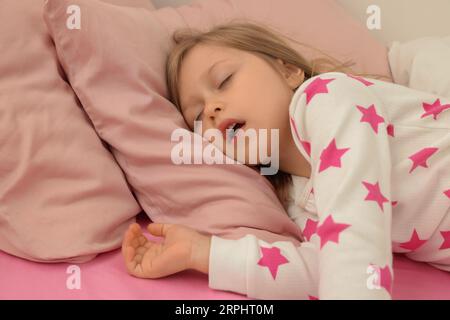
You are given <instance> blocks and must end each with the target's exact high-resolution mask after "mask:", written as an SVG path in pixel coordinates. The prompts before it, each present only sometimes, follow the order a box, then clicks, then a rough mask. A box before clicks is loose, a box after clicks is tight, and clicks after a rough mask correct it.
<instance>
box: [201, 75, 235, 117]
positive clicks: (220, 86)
mask: <svg viewBox="0 0 450 320" xmlns="http://www.w3.org/2000/svg"><path fill="white" fill-rule="evenodd" d="M232 76H233V74H230V75H229V76H228V77H227V78H226V79H225V80H223V81H222V83H221V84H220V85H219V89H221V88H222V86H223V85H224V84H225V82H227V81H228V80H230V78H231V77H232ZM202 114H203V110H202V112H200V113H199V114H198V116H197V117H196V118H195V121H199V119H200V116H201V115H202Z"/></svg>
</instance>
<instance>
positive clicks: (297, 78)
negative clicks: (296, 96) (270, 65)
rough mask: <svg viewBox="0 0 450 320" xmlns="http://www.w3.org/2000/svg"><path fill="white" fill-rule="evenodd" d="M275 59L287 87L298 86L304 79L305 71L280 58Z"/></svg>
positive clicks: (294, 87)
mask: <svg viewBox="0 0 450 320" xmlns="http://www.w3.org/2000/svg"><path fill="white" fill-rule="evenodd" d="M276 61H277V63H278V64H279V67H280V71H281V73H282V75H283V76H284V79H285V80H286V82H287V84H288V85H289V87H291V88H292V89H293V90H294V89H296V88H298V87H299V86H300V85H301V84H302V83H303V81H304V80H305V72H304V71H303V70H302V69H301V68H299V67H297V66H295V65H293V64H290V63H286V62H284V61H283V60H281V59H280V58H278V59H276Z"/></svg>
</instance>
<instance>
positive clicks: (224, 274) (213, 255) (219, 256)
mask: <svg viewBox="0 0 450 320" xmlns="http://www.w3.org/2000/svg"><path fill="white" fill-rule="evenodd" d="M248 241H249V239H248V238H247V237H243V238H241V239H238V240H231V239H223V238H219V237H217V236H212V238H211V250H210V255H209V287H210V288H212V289H217V290H225V291H232V292H238V293H241V294H244V295H246V294H247V267H246V264H247V259H248V256H247V255H248Z"/></svg>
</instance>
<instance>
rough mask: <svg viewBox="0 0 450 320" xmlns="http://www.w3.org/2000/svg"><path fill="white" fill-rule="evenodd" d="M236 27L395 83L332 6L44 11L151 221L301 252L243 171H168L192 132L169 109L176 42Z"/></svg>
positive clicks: (58, 1)
mask: <svg viewBox="0 0 450 320" xmlns="http://www.w3.org/2000/svg"><path fill="white" fill-rule="evenodd" d="M73 4H75V5H78V6H79V8H80V10H81V13H82V14H81V21H80V22H81V23H80V29H76V30H74V29H72V30H70V29H67V28H66V27H65V25H66V19H67V17H68V15H67V14H66V9H67V6H69V5H73ZM312 17H314V19H313V18H312ZM236 18H245V19H248V20H251V19H254V20H255V21H259V22H266V23H267V24H269V25H272V26H274V27H278V28H279V29H281V30H282V31H284V32H285V33H286V34H288V35H290V36H293V37H294V38H296V39H297V40H299V39H300V40H301V41H302V42H310V44H311V45H313V46H317V47H318V48H320V49H322V50H325V51H327V50H328V51H330V52H332V53H334V54H335V56H336V57H337V58H346V57H351V58H353V59H355V60H356V62H357V68H356V69H359V70H360V71H365V72H374V73H379V74H385V75H389V67H388V63H387V57H386V48H385V47H384V46H383V45H382V44H380V43H379V42H377V41H376V40H374V39H373V38H372V37H371V36H370V35H369V34H368V32H367V31H366V30H364V28H363V27H361V26H360V25H358V24H357V23H356V22H354V21H353V20H352V19H351V18H350V17H349V16H347V15H346V14H345V13H344V12H343V10H342V9H341V8H340V7H338V6H337V5H336V4H335V2H334V1H328V0H325V1H306V0H300V1H299V0H287V1H283V5H279V1H274V0H273V1H272V0H227V1H226V0H208V1H196V2H193V3H192V4H190V5H185V6H179V7H177V8H161V9H158V10H155V11H145V10H136V9H133V8H119V7H116V6H111V5H108V4H105V3H101V2H98V1H92V0H70V1H68V0H48V2H47V4H46V7H45V9H44V19H45V21H46V23H47V26H48V29H49V32H50V34H51V35H52V38H53V39H54V41H55V45H56V48H57V52H58V57H59V59H60V61H61V64H62V66H63V68H64V70H65V71H66V73H67V75H68V78H69V81H70V83H71V85H72V87H73V88H74V90H75V92H76V93H77V95H78V97H79V98H80V100H81V103H82V105H83V107H84V109H85V110H86V112H87V114H88V115H89V117H90V119H91V120H92V122H93V124H94V126H95V128H96V130H97V132H98V134H99V135H100V137H101V138H102V139H103V140H104V141H106V142H107V143H108V144H109V145H110V146H111V148H112V152H113V153H114V155H115V157H116V159H117V161H118V163H119V164H120V166H121V167H122V169H123V170H124V172H125V174H126V175H127V179H128V181H129V183H130V184H131V186H132V188H133V190H134V191H135V194H136V196H137V199H138V201H139V202H140V204H141V206H142V207H143V209H144V210H145V211H146V213H147V214H148V215H149V217H150V218H151V219H152V220H153V221H155V222H165V223H178V224H183V225H187V226H190V227H192V228H195V229H197V230H198V231H201V232H207V233H212V234H216V235H219V236H222V237H225V238H231V239H233V238H239V237H241V236H243V235H244V234H247V233H249V234H253V235H256V236H257V237H259V238H260V239H263V240H265V241H268V242H273V241H277V240H289V241H292V242H293V243H294V244H298V241H299V240H300V239H301V230H299V228H298V226H297V225H296V224H295V223H294V222H292V221H291V220H290V219H289V217H288V215H287V214H286V212H285V210H284V209H283V207H282V205H281V204H280V202H279V201H278V198H277V197H276V195H275V193H274V190H273V187H272V185H271V184H270V183H269V182H268V181H267V180H266V178H264V177H263V176H261V175H260V174H259V172H257V171H255V170H252V169H250V168H248V167H246V166H243V165H226V166H225V165H220V164H216V165H207V164H196V165H175V164H173V162H172V161H171V150H172V148H173V146H174V143H172V142H171V134H172V132H173V131H174V130H176V129H179V128H184V129H187V126H186V124H185V123H184V120H183V118H182V116H181V114H180V113H179V112H178V111H177V110H176V109H175V107H174V105H173V104H172V103H170V101H168V100H167V99H166V97H167V88H166V84H165V69H164V68H165V60H166V57H167V54H168V53H169V50H170V48H171V46H172V45H173V44H172V42H171V36H172V33H173V31H174V30H175V29H177V28H182V27H187V26H189V27H194V28H200V29H207V28H209V27H212V26H214V25H216V24H219V23H224V22H226V21H229V20H231V19H236ZM111 21H113V22H114V23H111ZM337 35H339V36H337ZM331 39H333V40H331ZM189 134H190V136H191V138H192V137H193V136H194V134H192V133H189ZM192 139H193V138H192ZM202 143H203V145H202V147H206V145H207V142H205V141H202Z"/></svg>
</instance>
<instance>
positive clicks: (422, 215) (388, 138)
mask: <svg viewBox="0 0 450 320" xmlns="http://www.w3.org/2000/svg"><path fill="white" fill-rule="evenodd" d="M289 116H290V123H291V131H292V134H293V137H294V141H295V143H296V146H297V148H298V149H299V151H300V152H301V154H302V155H303V156H304V157H305V159H306V160H308V162H309V163H310V165H311V177H310V178H304V177H297V176H292V178H293V185H292V187H291V189H290V190H291V195H292V198H293V200H292V202H291V203H290V205H289V209H288V214H289V215H290V217H291V218H292V219H293V220H294V221H295V222H296V223H297V224H298V225H299V227H300V228H301V230H302V233H303V237H304V242H302V243H301V245H300V246H299V247H296V246H295V245H294V244H292V243H291V242H285V241H278V242H274V243H271V244H270V243H267V242H265V241H263V240H260V239H257V238H256V237H255V236H253V235H246V236H245V237H242V238H240V239H237V240H230V239H223V238H220V237H217V236H212V240H211V251H210V262H209V286H210V287H211V288H213V289H219V290H226V291H233V292H237V293H241V294H244V295H247V296H248V297H251V298H256V299H391V294H392V290H393V277H394V274H393V269H392V259H393V254H392V252H398V253H404V254H406V255H407V256H408V257H409V258H411V259H413V260H417V261H423V262H427V263H429V264H431V265H433V266H435V267H437V268H440V269H443V270H447V271H450V99H449V98H444V97H439V96H435V95H433V94H431V93H426V92H422V91H417V90H413V89H410V88H407V87H404V86H400V85H397V84H393V83H389V82H384V81H379V80H373V79H368V78H361V77H356V76H350V75H346V74H344V73H339V72H330V73H323V74H321V75H318V76H315V77H312V78H310V79H308V80H307V81H305V82H304V83H303V84H302V85H301V86H300V87H299V88H298V89H297V90H296V91H295V93H294V96H293V98H292V101H291V104H290V106H289Z"/></svg>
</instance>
